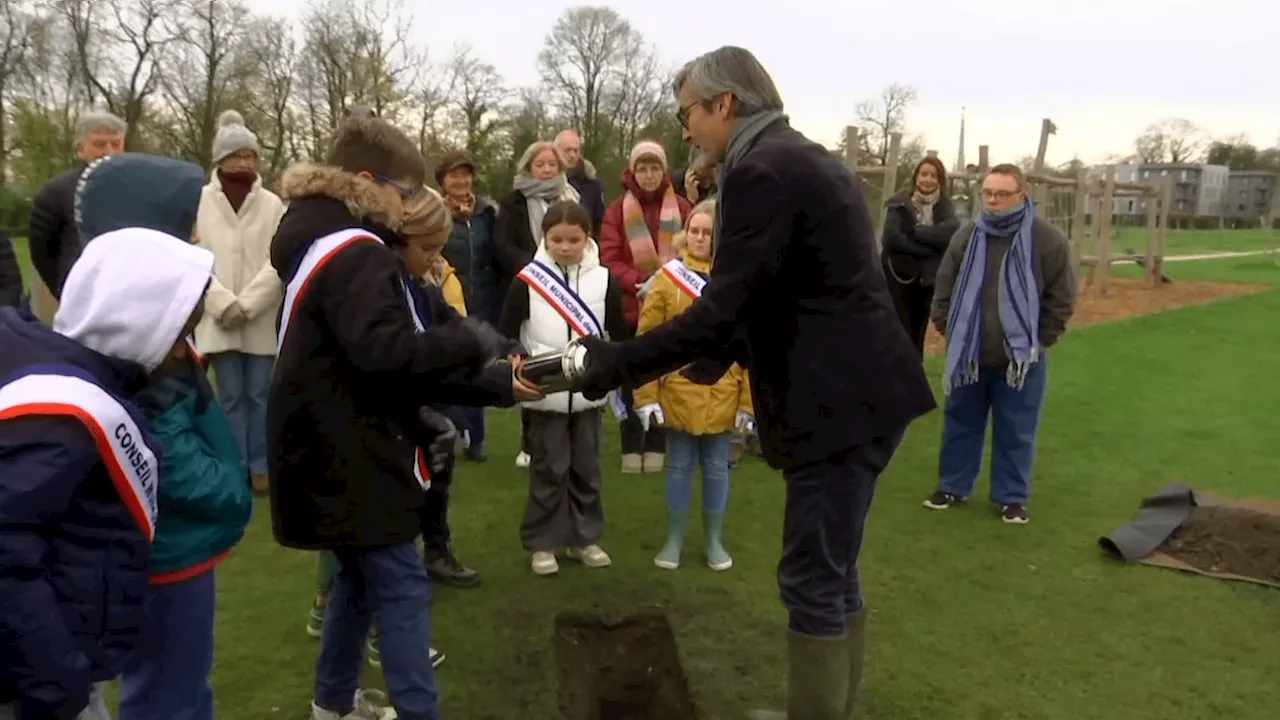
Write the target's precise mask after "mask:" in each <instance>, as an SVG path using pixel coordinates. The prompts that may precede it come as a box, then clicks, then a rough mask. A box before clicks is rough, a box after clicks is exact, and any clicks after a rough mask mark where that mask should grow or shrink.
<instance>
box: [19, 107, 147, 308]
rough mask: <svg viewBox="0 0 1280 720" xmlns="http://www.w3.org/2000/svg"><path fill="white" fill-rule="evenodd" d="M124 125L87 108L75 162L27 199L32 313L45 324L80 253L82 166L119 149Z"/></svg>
mask: <svg viewBox="0 0 1280 720" xmlns="http://www.w3.org/2000/svg"><path fill="white" fill-rule="evenodd" d="M128 132H129V125H128V124H127V123H125V121H124V120H121V119H120V118H118V117H116V116H115V115H112V114H111V113H104V112H90V113H85V114H84V115H81V116H80V120H79V122H77V123H76V158H77V160H76V164H75V165H73V166H72V167H71V169H70V170H67V171H66V172H64V173H62V174H61V175H56V176H54V177H53V178H52V179H51V180H49V181H48V182H47V183H45V184H44V187H42V188H40V190H39V191H38V192H37V193H36V196H35V197H34V198H32V205H31V224H30V225H29V227H28V232H27V241H28V242H29V243H30V248H31V264H32V265H34V266H35V269H36V273H37V275H38V277H37V278H35V279H34V280H33V281H32V293H31V295H32V311H33V312H34V313H35V314H36V317H38V318H40V319H41V320H42V321H44V322H45V323H49V322H52V321H53V314H54V312H56V311H57V309H58V299H59V298H61V297H62V281H63V280H65V279H66V277H67V273H68V272H70V270H71V265H72V263H74V262H75V261H76V258H78V257H80V231H79V230H77V229H76V219H75V194H76V182H77V181H79V179H80V173H81V172H83V171H84V169H85V167H87V166H88V165H89V163H92V162H93V161H94V160H97V159H98V158H101V157H105V156H107V155H114V154H116V153H120V152H124V138H125V135H126V134H128Z"/></svg>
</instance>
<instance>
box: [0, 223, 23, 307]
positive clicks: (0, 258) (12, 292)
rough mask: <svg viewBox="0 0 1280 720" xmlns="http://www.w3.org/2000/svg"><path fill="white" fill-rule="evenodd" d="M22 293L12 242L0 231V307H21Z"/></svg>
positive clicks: (20, 268) (19, 272)
mask: <svg viewBox="0 0 1280 720" xmlns="http://www.w3.org/2000/svg"><path fill="white" fill-rule="evenodd" d="M22 291H23V287H22V267H21V266H19V265H18V256H17V254H15V253H14V251H13V240H12V239H10V238H9V233H7V232H5V231H4V230H0V307H6V306H8V307H18V306H19V305H21V304H22Z"/></svg>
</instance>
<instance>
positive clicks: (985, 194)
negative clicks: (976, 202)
mask: <svg viewBox="0 0 1280 720" xmlns="http://www.w3.org/2000/svg"><path fill="white" fill-rule="evenodd" d="M1019 192H1021V191H1019V190H983V191H982V199H983V200H1008V199H1009V198H1011V197H1013V196H1014V195H1017V194H1018V193H1019Z"/></svg>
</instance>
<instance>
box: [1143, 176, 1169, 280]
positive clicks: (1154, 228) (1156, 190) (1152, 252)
mask: <svg viewBox="0 0 1280 720" xmlns="http://www.w3.org/2000/svg"><path fill="white" fill-rule="evenodd" d="M1163 195H1164V183H1163V182H1155V183H1151V189H1150V190H1148V191H1147V194H1146V195H1145V196H1144V197H1143V201H1144V202H1145V203H1146V206H1147V207H1146V216H1147V256H1146V258H1144V267H1143V271H1144V272H1145V274H1146V276H1147V284H1148V285H1150V286H1152V287H1159V286H1160V271H1159V270H1158V269H1157V266H1158V265H1159V264H1160V263H1159V262H1157V261H1156V250H1158V249H1159V248H1160V216H1159V212H1160V205H1161V202H1160V200H1161V197H1162V196H1163Z"/></svg>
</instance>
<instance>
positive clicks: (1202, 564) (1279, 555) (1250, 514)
mask: <svg viewBox="0 0 1280 720" xmlns="http://www.w3.org/2000/svg"><path fill="white" fill-rule="evenodd" d="M1160 550H1161V551H1163V552H1164V553H1165V554H1167V555H1171V556H1173V557H1174V558H1177V559H1178V560H1181V561H1182V562H1184V563H1186V564H1188V565H1190V566H1191V567H1193V568H1196V569H1197V570H1200V571H1202V572H1208V573H1218V574H1230V575H1239V576H1241V577H1247V578H1253V579H1255V580H1263V581H1266V582H1270V583H1276V584H1280V516H1276V515H1268V514H1265V513H1260V512H1256V511H1253V510H1245V509H1242V508H1227V507H1212V506H1210V507H1198V508H1196V509H1195V510H1193V511H1192V512H1191V517H1189V518H1187V519H1186V521H1184V522H1183V523H1182V524H1181V525H1179V526H1178V529H1177V531H1175V532H1174V533H1173V535H1171V536H1170V537H1169V539H1168V540H1166V541H1165V543H1164V545H1163V546H1161V548H1160Z"/></svg>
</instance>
